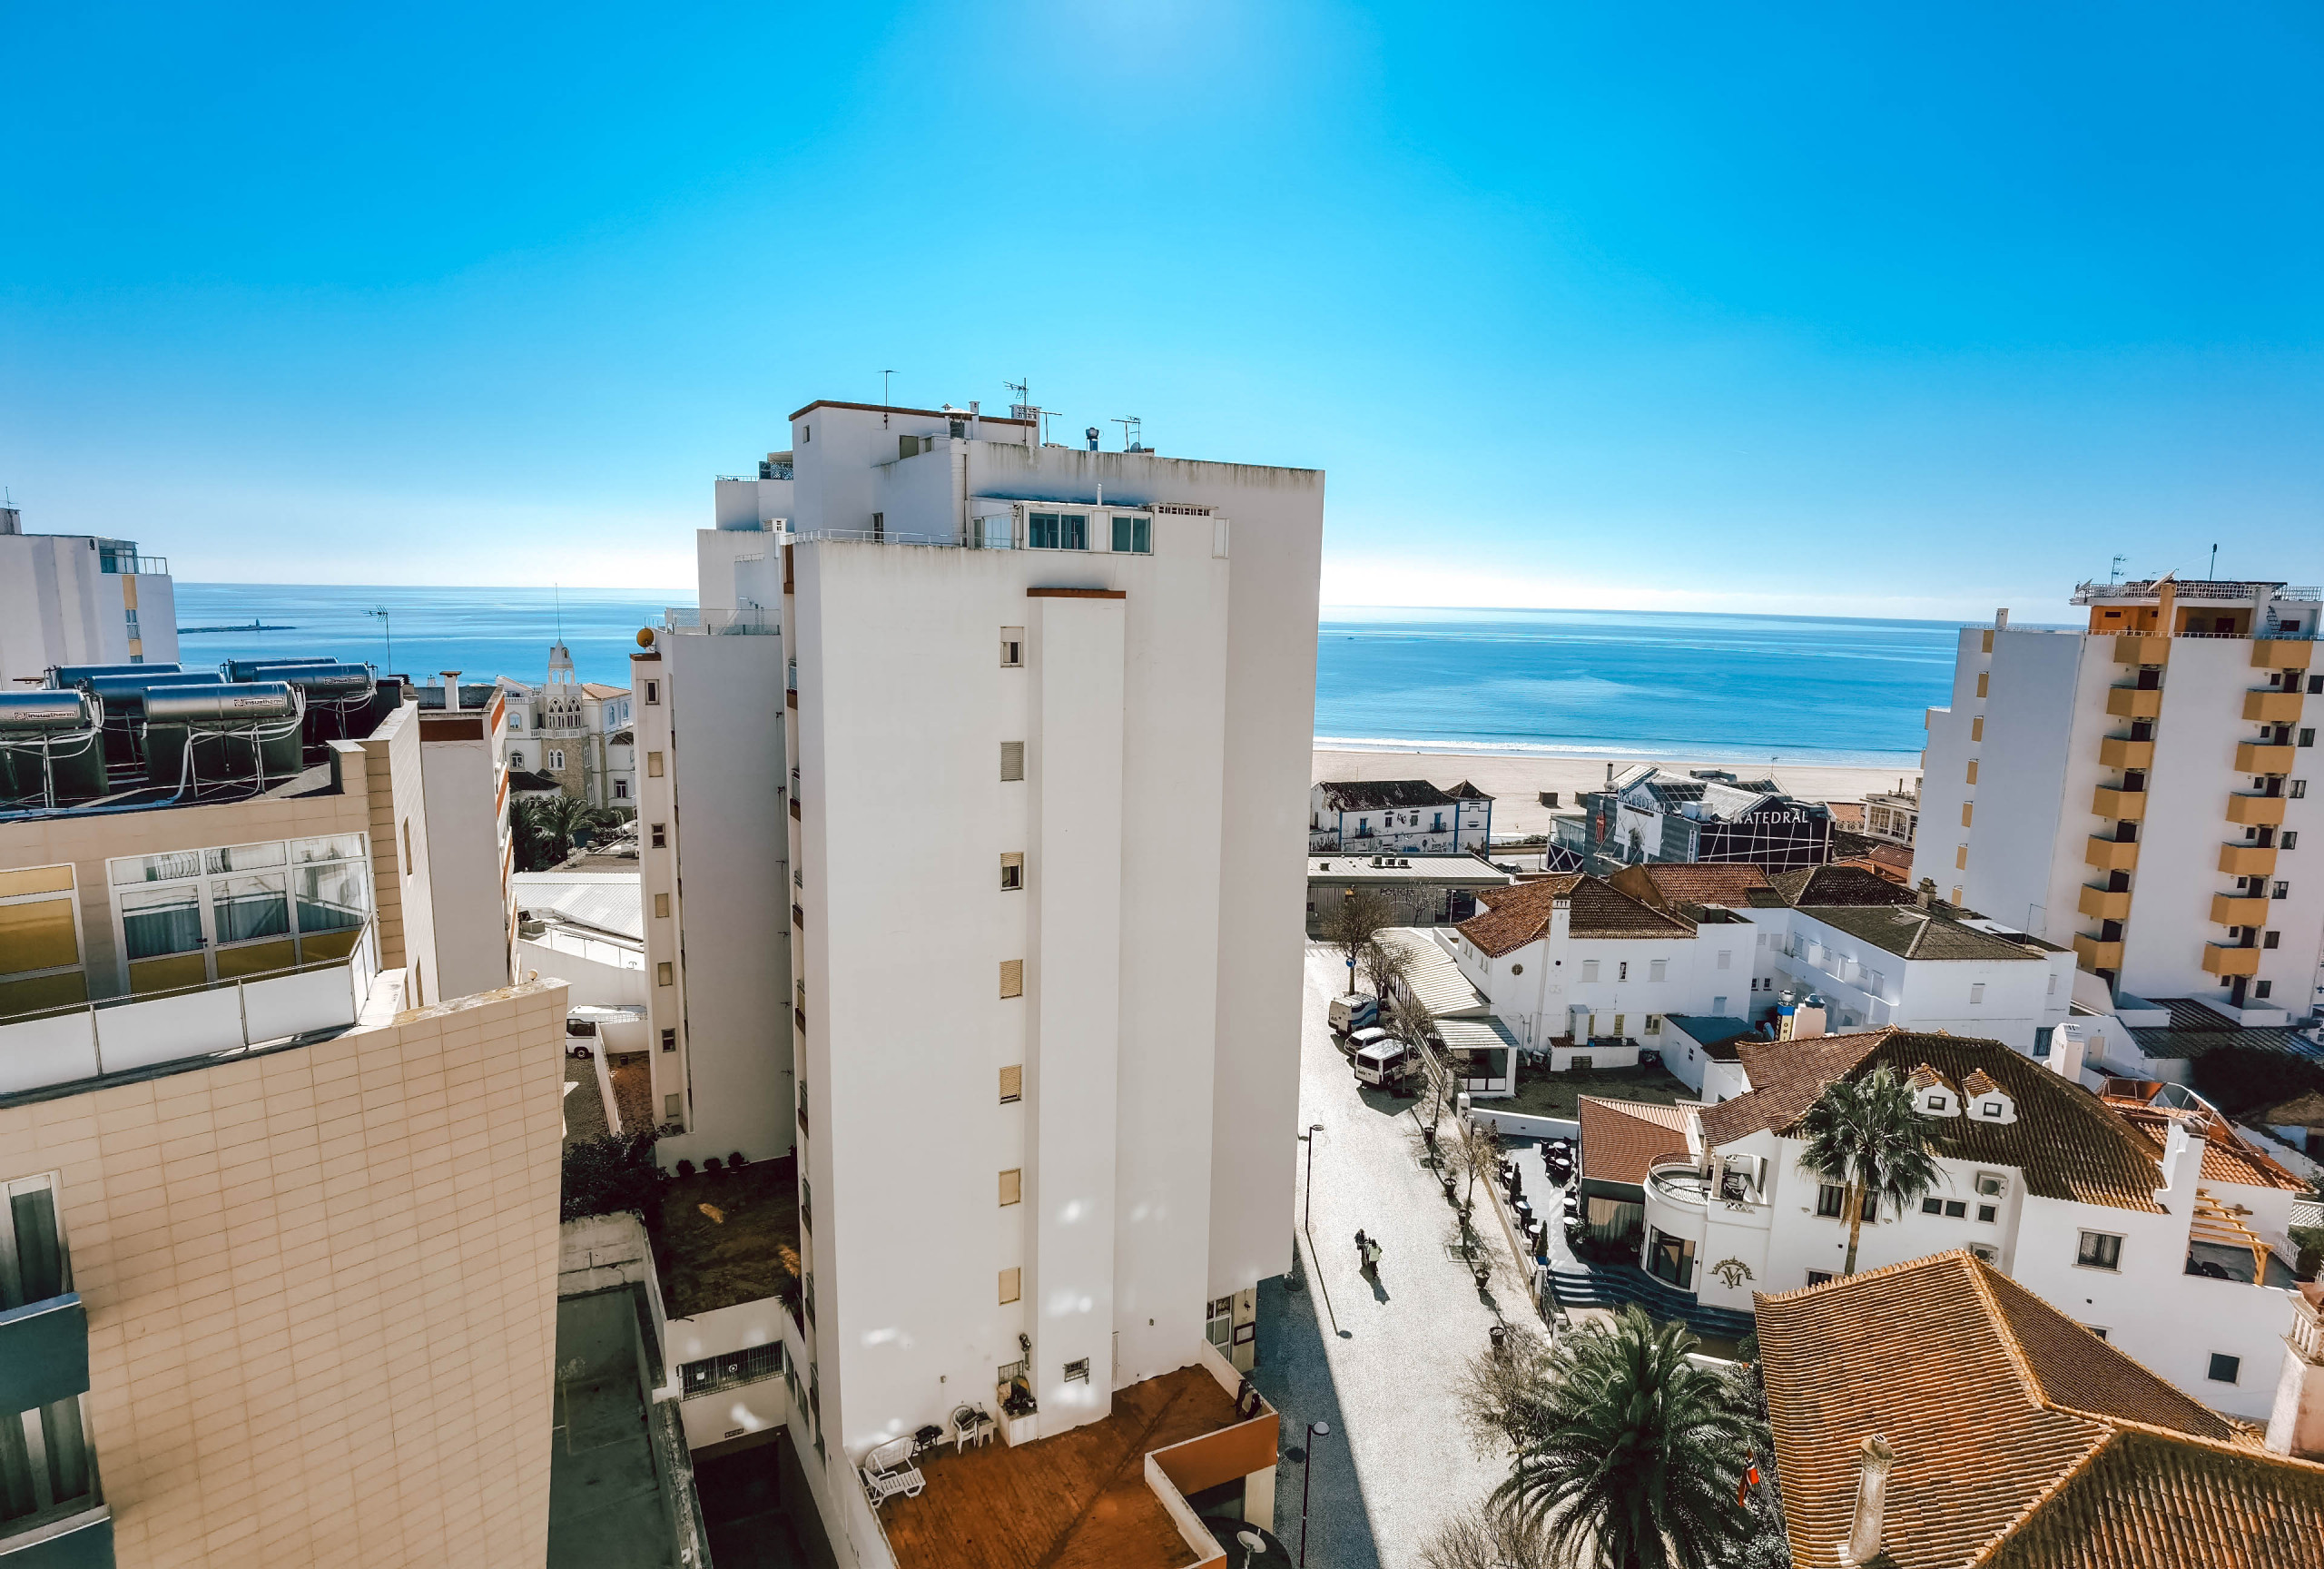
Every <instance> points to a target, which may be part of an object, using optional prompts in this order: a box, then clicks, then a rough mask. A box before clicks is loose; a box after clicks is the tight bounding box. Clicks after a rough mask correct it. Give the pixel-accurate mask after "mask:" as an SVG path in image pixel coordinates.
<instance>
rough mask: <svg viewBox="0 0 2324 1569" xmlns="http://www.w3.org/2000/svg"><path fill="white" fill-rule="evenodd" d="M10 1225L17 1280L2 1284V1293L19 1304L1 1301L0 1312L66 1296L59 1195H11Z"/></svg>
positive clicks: (37, 1190) (39, 1191) (45, 1192)
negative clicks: (59, 1219) (13, 1243)
mask: <svg viewBox="0 0 2324 1569" xmlns="http://www.w3.org/2000/svg"><path fill="white" fill-rule="evenodd" d="M8 1223H9V1225H10V1226H11V1227H12V1228H13V1229H14V1235H15V1243H16V1257H15V1266H16V1268H15V1278H14V1279H13V1280H0V1291H5V1292H6V1294H7V1295H8V1296H9V1297H13V1298H15V1300H14V1301H7V1300H5V1299H0V1308H4V1307H23V1306H24V1305H25V1303H27V1302H45V1301H47V1300H48V1299H49V1298H51V1297H62V1296H63V1295H64V1293H65V1290H66V1289H67V1288H66V1286H65V1284H64V1243H63V1241H62V1239H60V1238H58V1236H57V1234H56V1199H55V1195H54V1193H53V1192H51V1191H50V1190H49V1189H46V1188H35V1189H33V1190H32V1191H31V1192H29V1193H14V1194H11V1195H9V1198H8Z"/></svg>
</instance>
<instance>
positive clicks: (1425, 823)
mask: <svg viewBox="0 0 2324 1569" xmlns="http://www.w3.org/2000/svg"><path fill="white" fill-rule="evenodd" d="M1491 843H1492V796H1490V795H1488V794H1485V793H1484V792H1483V791H1482V790H1480V789H1478V788H1477V787H1476V786H1475V785H1472V784H1470V783H1469V782H1468V781H1467V780H1466V779H1463V780H1462V781H1461V782H1460V783H1459V784H1458V785H1453V786H1452V788H1451V789H1450V790H1443V789H1439V788H1438V787H1437V786H1436V785H1432V784H1430V783H1429V782H1428V781H1427V780H1425V779H1355V780H1346V781H1336V782H1335V781H1326V782H1325V783H1324V784H1321V785H1312V786H1310V787H1309V789H1308V792H1307V848H1308V850H1309V851H1310V852H1311V853H1321V852H1323V851H1326V850H1329V851H1335V852H1339V853H1341V854H1350V855H1372V854H1389V853H1391V852H1393V853H1394V854H1404V855H1410V854H1438V855H1442V854H1467V853H1468V852H1470V851H1472V850H1475V851H1482V850H1483V849H1484V848H1485V846H1486V845H1488V844H1491Z"/></svg>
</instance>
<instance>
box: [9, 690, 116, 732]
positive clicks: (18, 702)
mask: <svg viewBox="0 0 2324 1569" xmlns="http://www.w3.org/2000/svg"><path fill="white" fill-rule="evenodd" d="M103 720H104V710H103V707H102V706H100V705H99V704H98V702H97V700H96V698H94V696H90V695H89V694H88V693H86V692H77V691H65V692H5V693H0V736H5V737H8V738H10V739H21V738H23V737H25V736H29V735H56V734H59V733H61V732H71V731H75V730H90V729H94V728H95V727H96V726H97V725H100V724H102V723H103Z"/></svg>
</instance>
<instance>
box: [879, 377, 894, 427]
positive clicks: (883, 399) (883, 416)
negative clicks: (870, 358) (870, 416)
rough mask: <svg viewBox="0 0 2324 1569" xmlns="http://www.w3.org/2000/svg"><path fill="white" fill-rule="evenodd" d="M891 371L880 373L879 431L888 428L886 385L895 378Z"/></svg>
mask: <svg viewBox="0 0 2324 1569" xmlns="http://www.w3.org/2000/svg"><path fill="white" fill-rule="evenodd" d="M895 374H896V373H895V372H894V371H892V370H882V371H881V372H880V429H882V430H885V429H887V428H888V383H889V381H890V380H892V379H893V378H894V376H895Z"/></svg>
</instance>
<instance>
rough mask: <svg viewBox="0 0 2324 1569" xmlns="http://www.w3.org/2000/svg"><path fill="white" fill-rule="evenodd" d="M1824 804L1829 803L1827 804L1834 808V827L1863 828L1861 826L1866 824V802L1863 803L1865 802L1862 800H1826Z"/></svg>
mask: <svg viewBox="0 0 2324 1569" xmlns="http://www.w3.org/2000/svg"><path fill="white" fill-rule="evenodd" d="M1824 804H1825V805H1827V806H1828V807H1830V808H1831V809H1832V826H1833V827H1835V828H1861V827H1863V826H1864V803H1863V802H1861V801H1827V802H1825V803H1824Z"/></svg>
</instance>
